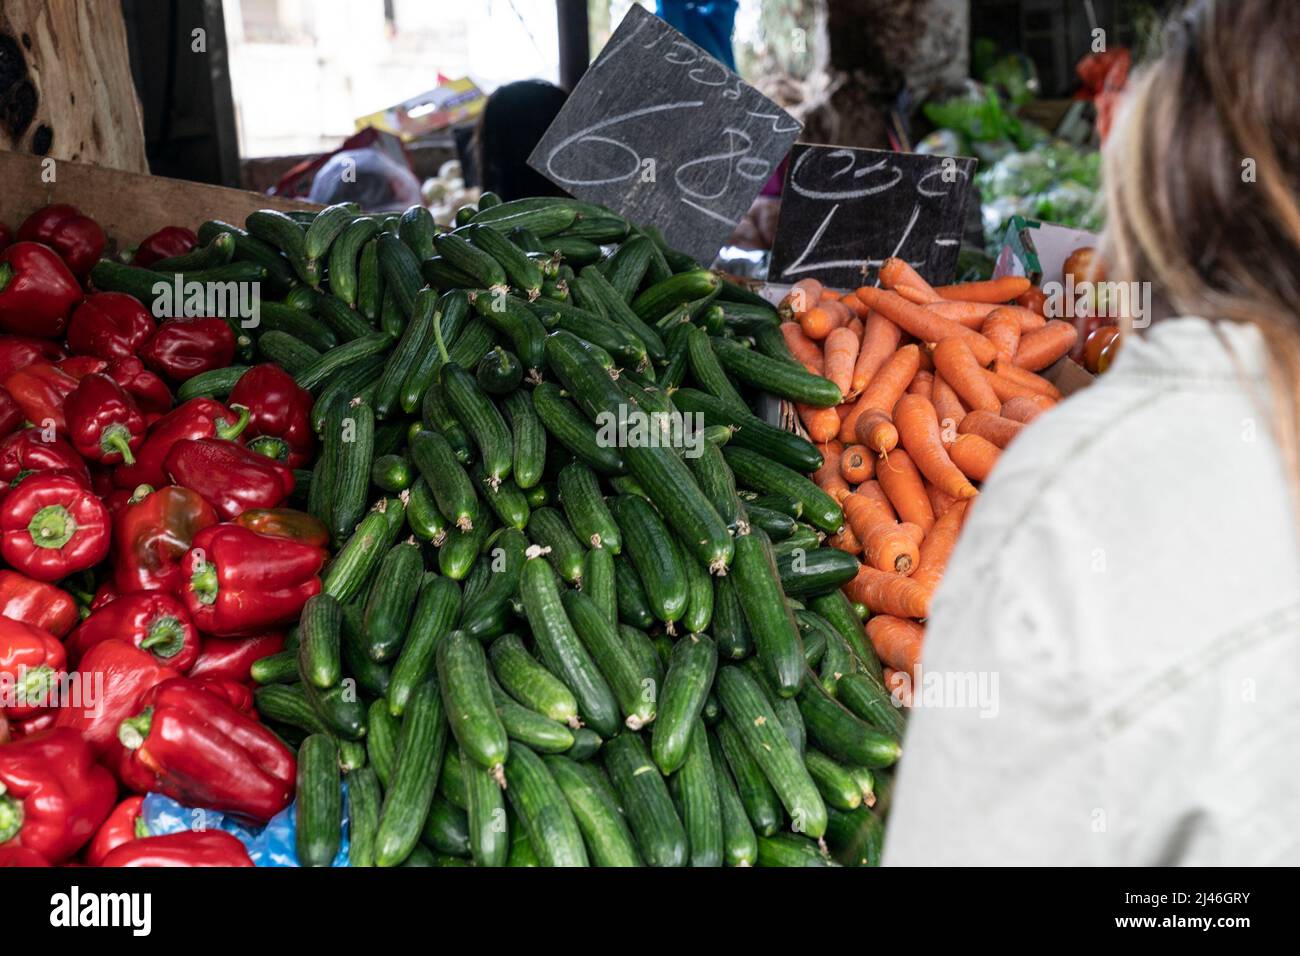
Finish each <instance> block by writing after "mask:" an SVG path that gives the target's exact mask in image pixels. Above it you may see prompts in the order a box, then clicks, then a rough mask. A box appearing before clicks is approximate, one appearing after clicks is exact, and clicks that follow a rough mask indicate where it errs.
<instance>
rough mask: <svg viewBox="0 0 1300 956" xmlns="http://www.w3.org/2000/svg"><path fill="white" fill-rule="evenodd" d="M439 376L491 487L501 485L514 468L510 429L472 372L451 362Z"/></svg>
mask: <svg viewBox="0 0 1300 956" xmlns="http://www.w3.org/2000/svg"><path fill="white" fill-rule="evenodd" d="M440 374H441V381H442V388H443V394H444V396H445V397H446V399H447V404H448V405H449V406H450V407H451V410H452V412H453V413H455V415H456V417H457V418H458V419H459V420H460V423H461V424H462V425H464V426H465V430H466V431H467V432H469V435H470V437H471V438H472V439H473V440H474V444H475V445H476V446H477V447H478V450H479V461H480V462H481V463H482V465H483V470H484V472H486V473H487V478H488V481H489V483H490V484H493V485H498V484H500V483H501V481H502V480H503V479H505V478H509V477H510V469H511V467H512V466H513V460H512V459H513V457H514V446H513V444H512V441H513V440H512V438H511V436H510V426H509V425H507V424H506V420H505V418H504V417H502V415H501V412H500V411H498V410H497V407H496V405H495V403H493V401H492V399H491V398H490V397H489V396H488V395H487V394H485V393H484V391H483V390H482V389H481V388H479V386H478V383H477V382H476V381H474V376H473V375H471V374H470V373H469V372H467V371H465V370H464V369H463V368H461V367H460V366H459V365H457V364H456V363H454V362H448V363H447V364H445V365H444V366H443V367H442V370H441V372H440ZM431 483H432V482H431ZM448 517H450V515H449V516H448Z"/></svg>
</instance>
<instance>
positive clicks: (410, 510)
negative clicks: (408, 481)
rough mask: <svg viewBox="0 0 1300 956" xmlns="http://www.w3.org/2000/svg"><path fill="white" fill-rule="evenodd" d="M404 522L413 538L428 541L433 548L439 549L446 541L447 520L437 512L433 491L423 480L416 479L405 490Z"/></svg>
mask: <svg viewBox="0 0 1300 956" xmlns="http://www.w3.org/2000/svg"><path fill="white" fill-rule="evenodd" d="M407 495H408V500H407V506H406V522H407V524H409V525H410V527H411V530H412V531H413V532H414V533H415V536H416V537H417V538H419V539H420V540H421V541H428V542H430V543H431V544H433V546H434V547H441V546H442V543H443V542H444V541H446V540H447V527H448V522H447V519H446V518H444V517H443V515H442V512H441V511H439V510H438V503H437V501H435V500H434V497H433V491H432V490H431V489H430V488H429V483H428V482H427V481H425V480H424V478H416V479H415V483H414V484H413V485H411V487H410V488H409V489H407Z"/></svg>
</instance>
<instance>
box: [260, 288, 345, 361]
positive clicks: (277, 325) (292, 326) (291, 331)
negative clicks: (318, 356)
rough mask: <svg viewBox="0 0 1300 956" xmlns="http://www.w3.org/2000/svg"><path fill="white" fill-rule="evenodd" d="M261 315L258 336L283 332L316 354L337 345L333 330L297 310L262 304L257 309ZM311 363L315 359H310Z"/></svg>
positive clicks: (271, 303)
mask: <svg viewBox="0 0 1300 956" xmlns="http://www.w3.org/2000/svg"><path fill="white" fill-rule="evenodd" d="M259 308H260V311H261V314H260V316H259V322H258V326H257V332H258V335H259V336H261V335H265V334H266V333H267V332H283V333H284V334H285V335H291V336H293V337H294V338H295V339H297V340H298V341H299V342H303V343H305V344H306V345H310V346H311V347H312V348H313V349H315V350H316V352H317V353H323V352H328V351H329V350H330V349H332V348H334V347H335V346H336V345H338V344H339V339H338V336H337V335H335V334H334V330H333V329H331V328H330V327H329V326H327V325H324V324H323V323H321V322H319V321H318V320H317V319H315V318H314V317H312V316H311V315H309V314H307V313H306V312H302V311H300V310H298V309H294V308H290V307H289V306H287V305H283V304H281V303H279V302H263V303H262V304H261V306H260V307H259ZM312 359H313V361H314V360H315V357H314V356H313V357H312Z"/></svg>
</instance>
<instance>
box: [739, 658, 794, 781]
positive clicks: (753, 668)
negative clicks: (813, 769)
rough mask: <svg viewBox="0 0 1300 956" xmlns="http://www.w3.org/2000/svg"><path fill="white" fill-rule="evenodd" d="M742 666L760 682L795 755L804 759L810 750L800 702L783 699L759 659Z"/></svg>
mask: <svg viewBox="0 0 1300 956" xmlns="http://www.w3.org/2000/svg"><path fill="white" fill-rule="evenodd" d="M740 666H741V667H743V668H744V669H745V672H746V673H747V674H749V676H750V677H752V678H754V680H755V681H757V682H758V686H759V687H760V688H762V691H763V695H764V696H765V697H766V698H767V702H768V703H769V704H771V705H772V710H773V711H775V712H776V718H777V720H779V721H781V729H782V730H784V731H785V736H786V739H787V740H789V741H790V745H791V746H792V747H794V749H795V753H797V754H799V755H800V757H802V756H803V752H804V751H805V750H806V749H807V748H808V731H807V729H806V728H805V727H804V724H803V715H802V714H800V713H799V703H798V701H796V700H795V699H794V698H792V697H782V696H781V695H779V694H778V693H777V692H776V687H775V686H774V685H773V684H772V679H771V678H770V677H768V676H767V674H766V673H764V671H763V665H762V663H761V662H760V661H759V660H758V659H757V658H754V657H749V658H746V659H745V660H744V661H742V662H741V664H740Z"/></svg>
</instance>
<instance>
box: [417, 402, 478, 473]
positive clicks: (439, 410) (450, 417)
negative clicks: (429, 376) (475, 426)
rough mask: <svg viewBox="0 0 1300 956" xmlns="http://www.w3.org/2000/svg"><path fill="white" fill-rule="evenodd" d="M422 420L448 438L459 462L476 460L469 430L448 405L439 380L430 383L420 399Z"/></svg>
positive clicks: (428, 427) (465, 462)
mask: <svg viewBox="0 0 1300 956" xmlns="http://www.w3.org/2000/svg"><path fill="white" fill-rule="evenodd" d="M420 420H421V422H422V423H423V425H424V427H425V428H427V429H429V430H430V431H435V432H438V433H439V434H441V435H442V437H443V438H445V439H447V442H448V444H450V445H451V449H452V453H453V455H454V456H455V458H456V460H457V461H458V462H460V463H461V464H463V465H467V464H469V463H470V462H472V461H473V460H474V451H473V448H472V447H471V445H470V440H469V432H467V431H465V426H464V425H462V424H461V423H460V419H458V418H457V417H456V415H455V414H454V413H453V412H452V410H451V409H450V408H449V407H448V406H447V400H446V398H445V395H444V392H443V390H442V386H441V385H440V384H438V383H437V382H431V383H430V384H429V386H428V388H426V389H425V392H424V397H423V398H422V399H421V400H420ZM412 438H414V436H412Z"/></svg>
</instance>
